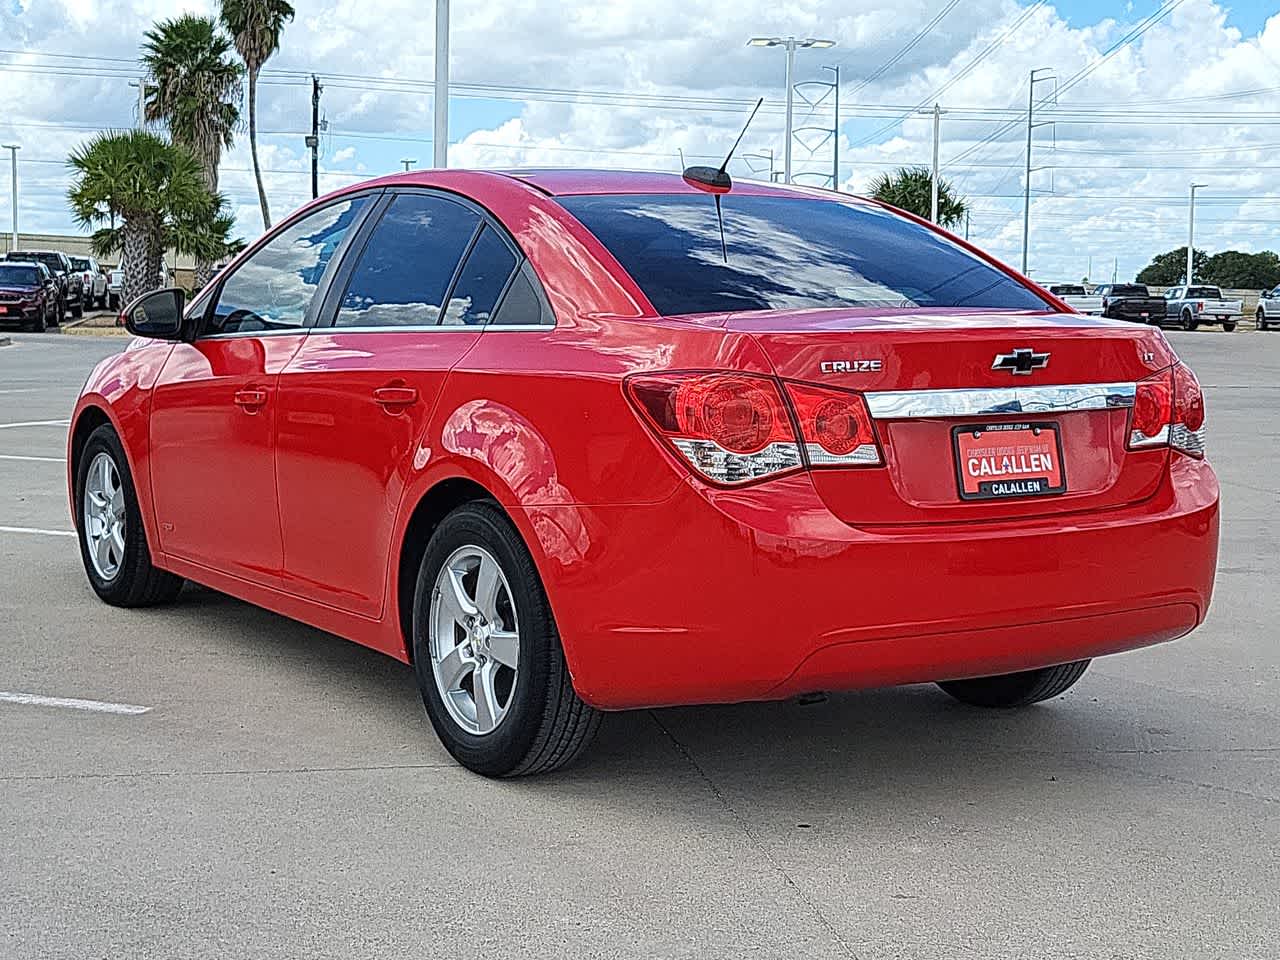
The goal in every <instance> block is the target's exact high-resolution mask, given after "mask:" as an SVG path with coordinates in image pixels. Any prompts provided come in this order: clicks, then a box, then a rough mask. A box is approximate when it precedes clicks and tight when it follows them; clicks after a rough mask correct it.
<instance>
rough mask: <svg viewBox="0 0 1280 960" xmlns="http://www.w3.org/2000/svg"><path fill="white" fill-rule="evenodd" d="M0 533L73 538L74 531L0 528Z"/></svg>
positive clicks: (42, 528)
mask: <svg viewBox="0 0 1280 960" xmlns="http://www.w3.org/2000/svg"><path fill="white" fill-rule="evenodd" d="M0 533H29V534H32V535H33V536H38V537H74V536H75V535H76V532H75V531H74V530H49V529H47V528H44V527H4V526H0Z"/></svg>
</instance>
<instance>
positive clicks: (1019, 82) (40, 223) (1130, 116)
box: [0, 0, 1280, 279]
mask: <svg viewBox="0 0 1280 960" xmlns="http://www.w3.org/2000/svg"><path fill="white" fill-rule="evenodd" d="M295 2H296V5H297V9H298V16H297V18H296V20H295V21H294V22H293V23H292V24H290V25H289V26H288V27H287V28H286V31H285V34H284V37H283V43H282V47H281V51H280V53H279V54H278V55H277V56H276V57H275V58H274V59H273V60H272V61H271V62H270V63H269V64H268V73H267V75H266V76H264V80H263V86H262V87H261V91H260V121H259V126H260V128H261V130H263V131H264V133H263V135H262V137H261V153H262V160H263V166H264V168H265V169H266V171H267V173H266V181H267V187H268V192H269V195H270V197H271V200H272V206H273V210H274V211H275V212H276V214H277V215H279V214H282V213H284V212H286V211H287V210H289V209H291V208H292V207H294V206H296V205H297V204H299V203H301V202H303V201H305V200H306V199H307V197H308V194H309V189H308V181H309V177H308V158H307V154H306V150H305V148H304V146H303V142H302V138H303V135H304V134H305V132H306V131H305V128H306V125H307V123H308V122H309V115H310V107H309V94H310V90H309V85H308V84H309V81H308V79H307V76H308V75H309V74H310V73H311V72H313V71H314V72H316V73H318V74H319V75H320V76H321V78H322V81H323V82H324V84H325V92H324V97H323V100H322V112H323V114H324V116H325V117H326V119H327V120H328V121H329V124H330V127H329V130H328V132H327V133H326V134H325V136H324V137H323V139H322V156H321V171H322V178H321V184H322V189H333V188H335V187H337V186H340V185H344V184H347V183H350V182H352V181H354V180H357V179H360V178H362V177H368V176H372V175H375V174H381V173H386V172H389V171H392V170H398V169H400V160H401V158H404V157H408V158H415V159H417V161H418V162H419V165H427V164H429V163H430V158H431V154H432V148H431V144H430V143H429V142H428V141H429V140H430V136H431V134H430V131H431V128H432V116H433V98H432V91H431V85H430V80H431V77H432V47H433V17H434V12H433V7H432V5H431V4H430V3H426V4H423V3H422V0H380V2H379V5H378V16H376V17H373V16H370V15H369V13H368V7H367V6H366V5H359V4H354V3H351V2H349V0H295ZM5 3H6V4H7V5H6V6H0V38H3V39H2V40H0V51H2V52H0V142H6V143H7V142H19V143H22V144H23V151H22V154H21V156H22V159H23V167H22V179H23V201H22V204H21V210H20V213H21V217H22V223H23V225H24V227H26V228H28V229H33V230H35V229H40V230H50V231H68V230H71V229H73V225H72V223H71V222H70V217H69V214H68V212H67V209H66V204H65V199H64V197H65V192H66V188H67V184H68V173H67V171H66V169H65V158H66V155H67V153H68V151H69V150H71V149H72V148H74V146H75V145H76V144H77V143H79V142H81V141H82V140H83V139H84V138H85V137H86V136H88V135H90V134H91V133H92V131H94V130H96V129H100V128H102V127H106V126H114V127H122V126H129V125H131V124H132V123H133V122H134V104H135V102H136V100H135V97H136V93H135V90H134V89H133V88H131V87H130V86H129V81H130V80H131V79H136V77H137V68H136V57H137V53H138V43H139V39H140V37H141V34H142V32H143V31H144V30H145V29H146V28H147V27H148V26H149V25H150V24H151V23H152V22H153V21H155V20H157V19H160V18H164V17H168V16H173V15H176V14H178V13H180V12H184V11H187V10H193V11H196V12H209V11H211V10H212V9H213V3H214V0H183V2H178V3H175V2H171V0H22V2H21V5H17V4H14V3H13V0H5ZM733 10H734V15H733V16H732V17H724V16H720V15H714V16H713V15H711V14H710V13H708V11H707V9H706V8H705V7H699V6H697V5H692V4H689V3H687V2H686V0H613V2H611V3H608V4H599V3H598V2H586V0H509V2H507V3H504V4H502V5H480V4H455V5H454V23H453V31H452V57H451V67H452V72H453V77H454V79H455V81H456V82H457V83H458V84H459V85H463V84H473V85H489V86H487V87H485V89H484V91H483V92H484V93H485V94H486V96H485V98H484V99H476V97H475V89H474V88H473V89H472V90H466V89H463V88H462V87H461V86H458V87H455V96H454V98H453V99H452V102H451V109H450V114H451V121H452V122H451V127H450V136H451V142H452V144H451V148H450V163H451V165H454V166H479V167H510V166H517V165H521V164H532V165H543V166H545V165H552V166H566V165H579V166H597V167H599V166H604V167H644V168H661V169H671V170H675V169H677V168H678V166H679V158H678V155H679V152H680V151H682V150H683V151H684V153H685V155H686V157H688V158H690V159H693V158H699V157H718V156H721V155H722V154H723V152H724V151H725V150H726V149H727V148H728V146H729V144H730V143H732V141H733V138H734V136H735V135H736V134H737V131H738V128H739V126H740V125H741V123H742V120H743V119H744V116H745V112H746V107H745V104H747V103H750V102H751V101H752V100H754V98H755V97H758V96H763V97H765V98H766V105H765V107H764V109H762V111H761V114H760V116H759V117H758V118H757V120H756V122H755V124H753V127H752V129H751V131H750V132H749V133H748V135H747V137H746V139H745V140H744V142H743V146H742V148H741V153H742V154H744V155H745V154H750V153H757V154H758V153H761V152H764V151H769V150H772V151H774V153H775V155H776V156H777V157H778V158H779V160H778V166H779V167H780V165H781V160H780V158H781V155H782V146H783V140H784V138H783V133H782V130H783V123H782V109H781V101H782V96H783V93H784V90H783V81H782V66H783V61H782V55H781V53H780V52H778V51H776V50H769V49H756V48H748V47H747V46H746V40H747V38H748V37H749V36H751V35H757V34H760V35H782V36H785V35H788V34H794V35H797V36H829V37H831V38H833V39H835V40H837V42H838V45H837V46H836V47H835V48H834V49H831V50H828V51H821V52H819V51H802V52H801V54H800V55H799V57H798V58H797V77H796V79H797V80H816V79H818V78H820V77H821V76H824V74H823V72H822V71H821V69H820V68H821V67H822V66H824V65H828V64H837V65H839V66H840V67H841V70H842V79H843V81H844V83H843V89H844V92H845V99H844V101H843V104H844V109H843V110H842V120H843V123H842V125H841V139H840V144H841V160H842V165H841V184H840V186H841V188H842V189H848V190H854V191H857V190H863V189H865V188H866V187H867V185H868V183H869V182H870V180H871V179H872V177H873V176H874V175H876V174H877V173H880V172H883V171H884V170H887V169H892V168H893V167H895V166H897V165H906V164H919V163H927V162H928V160H929V157H930V154H931V135H932V126H931V124H930V122H929V121H928V120H927V119H926V118H924V117H915V116H913V115H910V110H911V108H912V107H913V106H915V105H917V104H921V103H931V102H933V100H934V99H938V100H940V101H941V102H942V104H943V106H944V107H945V108H946V109H947V110H948V114H947V116H946V117H945V118H944V122H943V147H942V151H941V152H942V156H943V162H944V170H943V173H944V177H946V178H947V179H948V180H949V181H951V182H952V183H953V185H954V186H955V187H956V189H957V190H958V191H959V192H960V193H961V194H963V195H964V196H965V197H966V198H967V199H968V200H969V201H970V204H971V207H972V210H973V216H972V222H971V230H972V237H973V239H974V240H975V241H977V242H978V243H980V244H981V245H983V246H985V247H987V248H988V249H990V250H992V251H993V252H995V253H996V254H997V255H999V256H1001V257H1004V258H1005V259H1008V260H1010V261H1013V262H1017V261H1018V260H1019V259H1020V252H1021V243H1022V237H1021V200H1020V197H1021V193H1022V165H1023V160H1024V154H1023V151H1024V148H1025V144H1024V135H1023V132H1022V128H1021V126H1020V123H1021V121H1020V120H1019V111H1025V103H1026V90H1027V86H1026V82H1027V72H1028V71H1029V70H1030V69H1031V68H1032V67H1040V66H1051V67H1053V68H1054V70H1055V71H1056V73H1057V75H1058V77H1059V78H1060V79H1061V80H1062V81H1065V80H1066V79H1067V78H1069V77H1072V76H1075V75H1077V74H1079V73H1081V72H1082V71H1085V72H1087V73H1088V75H1087V77H1086V78H1085V79H1084V80H1083V81H1082V82H1080V83H1078V84H1077V85H1076V86H1075V87H1073V88H1072V89H1071V90H1069V91H1067V92H1066V93H1064V94H1063V95H1062V97H1061V102H1060V112H1059V113H1057V114H1054V115H1053V116H1049V117H1048V118H1049V119H1056V120H1057V124H1056V126H1054V127H1050V128H1041V129H1039V130H1038V131H1037V136H1036V145H1035V153H1034V155H1035V164H1036V166H1037V167H1044V168H1046V169H1044V170H1041V171H1038V172H1037V173H1036V174H1035V175H1034V176H1033V179H1032V190H1033V194H1034V197H1035V199H1034V203H1033V222H1034V224H1035V229H1034V230H1033V233H1032V235H1031V238H1030V245H1031V251H1032V253H1031V261H1032V272H1033V273H1035V274H1036V275H1037V276H1041V277H1044V278H1051V277H1055V276H1056V277H1062V278H1068V277H1070V278H1076V279H1078V278H1079V276H1081V275H1082V274H1083V273H1084V272H1085V271H1086V270H1087V269H1088V264H1089V262H1090V260H1092V262H1093V263H1094V264H1095V266H1096V265H1097V264H1101V263H1110V262H1113V261H1115V262H1116V263H1117V267H1116V269H1117V271H1118V272H1119V274H1120V275H1121V277H1122V278H1124V277H1127V276H1132V274H1133V273H1134V272H1136V271H1137V270H1138V269H1140V268H1141V267H1142V266H1143V265H1145V264H1146V262H1147V261H1148V260H1149V259H1150V257H1151V256H1152V255H1153V254H1154V253H1157V252H1160V251H1161V250H1163V249H1169V248H1170V247H1174V246H1177V245H1179V244H1180V243H1182V242H1183V236H1184V234H1185V222H1186V209H1185V208H1186V204H1185V201H1184V200H1183V199H1182V198H1183V197H1185V195H1186V184H1187V183H1188V182H1189V181H1190V180H1191V179H1193V178H1194V179H1196V180H1201V181H1204V182H1207V183H1209V184H1210V186H1209V187H1208V188H1206V189H1205V190H1204V191H1202V196H1204V197H1205V200H1204V203H1205V207H1204V209H1203V210H1202V211H1201V214H1200V216H1199V218H1198V219H1199V221H1200V223H1201V229H1200V236H1201V237H1202V238H1203V241H1202V242H1203V243H1205V245H1206V246H1209V247H1210V248H1211V249H1226V248H1239V249H1263V248H1272V249H1278V248H1280V235H1277V224H1280V216H1277V214H1280V176H1277V173H1280V169H1276V168H1280V160H1277V159H1276V157H1277V153H1276V150H1275V148H1274V146H1273V145H1275V144H1280V108H1277V107H1276V106H1274V104H1275V103H1280V97H1277V96H1276V94H1277V93H1280V13H1278V12H1277V0H1241V2H1235V3H1225V2H1223V3H1219V2H1215V0H1164V4H1161V3H1160V2H1158V0H1132V2H1131V3H1130V2H1126V0H1119V2H1115V0H1110V2H1108V0H962V2H960V3H952V2H951V0H893V2H892V3H887V2H884V0H736V2H735V4H734V8H733ZM1157 10H1163V11H1164V13H1165V15H1164V16H1163V17H1162V18H1161V19H1159V20H1158V21H1157V22H1155V23H1153V24H1152V25H1151V28H1150V29H1149V30H1148V31H1147V32H1145V33H1144V34H1143V35H1142V36H1141V37H1140V38H1138V39H1136V40H1134V42H1132V43H1131V44H1128V45H1126V46H1124V47H1122V48H1121V49H1120V50H1118V51H1117V52H1116V53H1115V54H1114V55H1113V56H1111V57H1110V58H1109V59H1107V60H1106V61H1105V62H1103V63H1101V64H1096V63H1095V62H1096V61H1097V60H1098V59H1099V58H1100V57H1101V55H1102V54H1103V52H1104V51H1106V50H1108V49H1110V48H1111V47H1112V46H1113V45H1114V44H1116V42H1117V41H1119V40H1120V39H1121V38H1122V37H1123V36H1124V35H1125V34H1126V32H1127V31H1129V30H1130V29H1131V28H1132V27H1134V26H1135V25H1136V24H1139V23H1141V22H1142V21H1143V19H1144V18H1146V17H1148V16H1149V15H1151V14H1152V13H1153V12H1155V11H1157ZM935 18H937V23H936V24H935V25H934V26H933V27H932V28H931V29H929V30H928V31H927V32H925V33H924V34H923V35H921V31H922V30H923V29H924V28H925V26H926V25H927V24H929V23H931V22H933V20H934V19H935ZM1269 20H1270V25H1268V24H1269ZM869 76H871V77H873V78H874V79H873V80H872V82H870V83H867V84H865V85H863V84H862V82H861V81H862V80H863V79H864V78H867V77H869ZM492 85H503V86H505V87H508V88H510V87H514V88H517V89H514V90H511V89H504V90H495V89H492ZM575 91H576V93H575ZM601 91H603V92H605V93H606V94H608V95H607V96H599V95H597V94H598V93H599V92H601ZM939 91H941V92H939ZM1249 91H1263V92H1260V93H1257V94H1249V95H1247V96H1241V94H1242V92H1243V93H1246V94H1247V93H1248V92H1249ZM682 98H699V99H698V100H697V101H696V102H690V101H689V100H687V99H682ZM1072 109H1074V110H1075V111H1076V112H1075V113H1071V112H1070V111H1071V110H1072ZM1268 111H1272V112H1273V113H1272V114H1270V115H1269V114H1268ZM1237 114H1239V117H1238V119H1237ZM1248 114H1252V116H1248ZM903 116H907V117H908V118H907V119H906V120H905V122H904V121H900V120H898V118H901V117H903ZM796 123H797V126H802V125H805V124H811V125H822V124H830V123H831V116H830V111H829V109H828V108H827V107H826V106H825V105H824V106H823V107H821V108H820V109H818V110H817V111H816V112H815V113H814V114H813V115H812V116H806V111H805V110H804V109H801V110H799V111H798V114H797V119H796ZM988 141H989V142H988ZM829 150H830V147H829V146H824V147H823V148H821V149H819V150H818V151H817V152H816V153H815V154H814V155H813V156H812V157H811V158H810V157H807V156H806V155H805V153H804V151H803V150H801V149H797V150H796V170H797V172H798V173H800V174H802V175H809V176H810V177H811V179H812V178H816V177H817V176H819V175H821V174H824V173H825V172H826V171H828V170H829V169H830V153H829ZM734 172H735V174H736V175H738V176H742V175H744V174H746V173H747V172H748V171H747V167H746V165H745V164H743V163H741V162H739V164H738V165H737V167H736V168H734ZM761 175H763V172H762V173H761ZM221 186H222V189H223V190H224V192H225V193H226V195H227V197H228V199H229V200H230V202H231V204H232V206H233V208H234V210H235V212H236V214H237V218H238V226H239V230H240V232H241V233H242V234H243V235H245V236H252V235H254V234H255V233H256V232H257V231H258V230H259V229H260V218H259V214H258V210H257V202H256V196H255V192H254V187H253V182H252V175H251V173H250V164H249V158H248V152H247V149H246V143H245V138H244V137H243V136H241V137H240V138H239V139H238V141H237V143H236V145H235V147H234V148H233V149H232V150H231V151H229V152H228V153H227V154H226V156H225V157H224V160H223V165H222V176H221ZM8 218H9V204H8V196H7V191H5V190H0V223H5V224H7V221H8ZM1095 273H1097V270H1095Z"/></svg>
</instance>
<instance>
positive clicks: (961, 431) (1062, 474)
mask: <svg viewBox="0 0 1280 960" xmlns="http://www.w3.org/2000/svg"><path fill="white" fill-rule="evenodd" d="M1045 433H1048V434H1049V436H1050V438H1051V440H1050V443H1048V444H1046V443H1045V441H1043V440H1041V439H1040V437H1041V436H1042V435H1043V434H1045ZM992 434H996V435H999V436H998V439H1001V440H1006V441H1008V442H1007V443H1005V444H1001V445H999V446H998V447H996V448H995V449H998V450H1001V451H1003V450H1005V449H1006V448H1007V450H1008V452H1007V456H1009V457H1013V458H1015V459H1014V464H1015V465H1022V464H1024V463H1026V462H1027V461H1026V460H1025V458H1026V457H1029V456H1031V455H1032V454H1039V455H1044V454H1046V453H1048V454H1050V455H1051V457H1052V458H1054V459H1052V460H1051V462H1050V465H1049V467H1048V468H1047V469H1046V470H1045V471H1044V472H1043V473H1040V472H1037V471H1026V470H1024V471H1018V474H1017V475H1012V474H1005V473H1001V474H991V475H990V476H991V479H982V477H981V475H979V476H978V477H973V476H971V475H970V474H969V471H967V470H966V469H965V462H964V461H965V458H966V457H967V456H968V455H969V454H970V453H972V452H973V450H974V448H968V449H966V447H967V444H966V443H965V439H964V438H970V441H969V442H977V441H978V440H980V439H981V438H982V437H983V436H984V435H987V436H988V437H990V435H992ZM1028 435H1030V438H1034V442H1028V439H1029V437H1028ZM1019 441H1022V442H1021V443H1019ZM988 442H989V443H990V439H989V440H988ZM977 449H982V448H977ZM1005 455H1006V454H1005V453H1003V452H1002V453H998V454H990V453H988V454H986V456H988V457H992V456H1005ZM1019 457H1022V458H1024V459H1022V460H1018V459H1017V458H1019ZM951 462H952V465H953V467H954V469H955V477H956V491H957V492H958V494H959V496H960V499H961V500H1022V499H1028V498H1035V497H1055V496H1061V495H1062V494H1064V493H1066V492H1067V469H1066V464H1065V463H1064V462H1063V458H1062V430H1061V426H1060V425H1059V424H1057V423H1051V422H1048V421H1022V422H1016V423H963V424H959V425H958V426H955V427H952V428H951ZM1055 464H1056V468H1055V466H1054V465H1055ZM967 480H968V481H969V482H966V481H967ZM1055 480H1056V481H1057V482H1056V483H1055V482H1054V481H1055Z"/></svg>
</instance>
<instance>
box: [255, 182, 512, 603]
mask: <svg viewBox="0 0 1280 960" xmlns="http://www.w3.org/2000/svg"><path fill="white" fill-rule="evenodd" d="M364 233H365V235H364V236H363V237H361V238H359V239H358V240H357V241H356V243H355V244H354V245H353V248H352V253H351V255H350V256H349V257H348V261H349V262H347V263H344V265H343V268H342V270H340V271H339V273H338V275H337V278H336V279H335V282H334V284H333V286H332V289H331V290H330V293H329V296H328V298H327V302H326V305H325V309H324V312H323V317H322V321H321V324H320V325H318V326H317V328H316V329H315V330H314V331H313V332H312V334H311V335H310V336H309V337H308V338H307V340H306V342H305V343H304V344H303V345H302V348H301V349H300V350H299V351H298V353H297V355H296V356H294V357H293V358H292V359H291V360H290V361H289V363H288V365H287V366H286V367H285V369H284V371H283V372H282V374H281V378H280V414H279V416H280V420H279V436H278V441H277V477H278V483H279V491H280V518H281V527H282V532H283V539H284V578H285V585H286V588H287V589H288V590H290V592H293V593H296V594H298V595H301V596H305V597H308V598H311V599H315V600H319V601H321V602H324V603H327V604H330V605H331V606H335V607H338V608H340V609H343V610H347V611H350V612H353V613H357V614H360V615H363V616H367V617H378V616H380V615H381V613H382V607H383V595H384V592H385V587H386V576H385V574H386V570H387V565H388V551H389V548H390V545H391V541H392V532H393V528H394V524H395V519H396V515H397V511H398V509H399V505H400V500H401V496H402V493H403V491H404V487H405V484H406V483H407V481H408V480H409V478H410V476H411V474H412V473H413V472H414V471H415V470H417V469H421V467H422V465H423V464H425V462H426V459H427V458H428V457H429V456H430V455H431V451H430V449H429V448H427V447H426V446H424V445H423V444H424V434H425V432H426V429H427V424H428V422H429V420H430V418H431V413H432V410H433V408H434V406H435V403H436V399H437V398H438V396H439V394H440V390H441V388H442V386H443V385H444V381H445V378H446V377H447V376H448V373H449V370H450V369H451V368H452V367H453V366H454V364H456V363H457V362H458V361H459V360H460V359H461V358H462V357H463V356H464V355H465V354H466V352H467V351H468V350H469V349H470V348H471V346H472V345H473V344H474V343H475V342H476V340H477V338H478V337H479V335H480V331H481V329H482V328H483V325H484V323H485V321H486V320H487V319H488V317H489V315H490V314H491V313H492V311H493V309H494V307H495V305H496V304H497V301H498V298H499V297H500V296H501V295H502V293H503V290H504V289H505V287H506V285H507V281H508V279H509V278H510V276H511V275H512V274H513V273H514V271H515V269H516V266H517V262H518V259H519V258H518V255H517V253H516V250H515V246H514V244H513V243H512V242H511V241H510V239H509V238H508V237H507V236H506V235H505V233H504V232H503V231H502V230H501V228H499V227H498V226H497V224H496V223H494V222H493V221H491V220H490V219H489V218H488V217H487V215H486V214H485V213H484V212H483V211H482V210H481V209H480V208H478V207H475V206H473V205H472V204H470V203H467V202H465V201H463V200H461V199H459V198H457V197H451V196H448V195H444V194H439V193H435V192H432V191H427V190H403V191H399V192H396V193H394V194H392V195H389V196H388V197H387V198H386V199H385V200H384V202H383V208H382V209H381V210H379V211H378V217H377V219H376V222H375V220H374V218H373V217H371V218H370V223H369V225H368V227H367V229H366V230H365V231H364Z"/></svg>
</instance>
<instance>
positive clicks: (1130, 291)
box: [1111, 283, 1150, 297]
mask: <svg viewBox="0 0 1280 960" xmlns="http://www.w3.org/2000/svg"><path fill="white" fill-rule="evenodd" d="M1111 295H1112V296H1113V297H1146V296H1150V294H1148V293H1147V288H1146V287H1144V286H1142V285H1141V284H1139V283H1117V284H1116V285H1115V286H1114V287H1112V288H1111Z"/></svg>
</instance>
